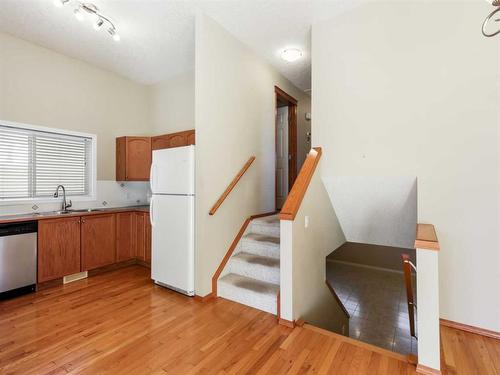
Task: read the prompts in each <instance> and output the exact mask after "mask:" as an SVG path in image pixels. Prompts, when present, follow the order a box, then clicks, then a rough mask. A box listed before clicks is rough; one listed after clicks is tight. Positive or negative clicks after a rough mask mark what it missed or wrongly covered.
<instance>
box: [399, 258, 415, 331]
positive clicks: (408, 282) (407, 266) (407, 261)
mask: <svg viewBox="0 0 500 375" xmlns="http://www.w3.org/2000/svg"><path fill="white" fill-rule="evenodd" d="M401 259H402V260H403V273H404V279H405V287H406V301H407V304H408V317H409V320H410V335H412V336H413V337H415V338H416V337H417V336H416V333H415V298H414V296H413V282H412V276H411V269H412V263H411V258H410V256H409V255H408V254H401Z"/></svg>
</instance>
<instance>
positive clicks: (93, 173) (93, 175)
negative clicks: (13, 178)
mask: <svg viewBox="0 0 500 375" xmlns="http://www.w3.org/2000/svg"><path fill="white" fill-rule="evenodd" d="M0 125H5V126H10V127H13V128H18V129H26V130H34V131H40V132H45V133H54V134H60V135H69V136H76V137H85V138H90V139H92V146H91V152H92V157H91V159H92V160H91V165H90V173H89V175H90V179H91V181H90V183H89V188H90V192H89V194H87V195H70V194H68V195H66V198H71V200H72V201H74V202H79V201H80V202H83V201H95V200H96V188H97V135H96V134H91V133H82V132H75V131H72V130H66V129H61V128H50V127H46V126H39V125H31V124H23V123H20V122H12V121H4V120H0ZM55 189H56V186H54V191H55ZM56 202H57V200H56V199H55V198H50V197H40V198H14V199H0V206H13V205H16V204H29V203H56Z"/></svg>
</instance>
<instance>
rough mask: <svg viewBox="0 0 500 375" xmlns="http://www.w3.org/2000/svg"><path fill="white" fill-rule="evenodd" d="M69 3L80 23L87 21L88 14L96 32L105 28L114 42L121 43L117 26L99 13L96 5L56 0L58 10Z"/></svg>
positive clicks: (74, 0)
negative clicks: (72, 6)
mask: <svg viewBox="0 0 500 375" xmlns="http://www.w3.org/2000/svg"><path fill="white" fill-rule="evenodd" d="M69 3H72V4H73V5H74V8H73V14H74V16H75V18H76V19H77V20H78V21H83V20H84V19H85V15H86V14H88V15H89V16H90V18H91V20H92V22H93V24H94V29H95V30H100V29H101V28H103V27H104V26H105V27H106V28H107V30H108V33H109V35H110V36H111V37H112V38H113V40H114V41H116V42H119V41H120V39H121V38H120V35H119V34H118V31H117V29H116V26H115V24H114V23H113V22H112V21H111V19H110V18H109V17H106V16H105V15H103V14H102V13H101V12H100V11H99V8H97V7H96V6H95V5H94V4H92V3H81V2H79V1H77V0H54V5H55V6H56V7H58V8H60V7H62V6H63V5H66V4H69Z"/></svg>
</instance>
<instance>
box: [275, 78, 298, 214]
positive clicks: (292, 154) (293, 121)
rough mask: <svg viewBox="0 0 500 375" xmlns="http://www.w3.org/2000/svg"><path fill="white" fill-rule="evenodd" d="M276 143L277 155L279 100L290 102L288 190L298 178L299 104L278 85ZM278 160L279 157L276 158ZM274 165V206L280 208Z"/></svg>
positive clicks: (276, 94) (276, 89) (276, 150)
mask: <svg viewBox="0 0 500 375" xmlns="http://www.w3.org/2000/svg"><path fill="white" fill-rule="evenodd" d="M274 93H275V100H274V144H275V155H277V153H278V100H279V99H281V100H282V101H284V102H287V103H288V155H289V158H288V192H290V190H291V189H292V186H293V183H294V182H295V179H296V178H297V104H298V101H297V99H295V98H294V97H293V96H291V95H289V94H287V93H286V92H285V91H284V90H282V89H280V88H279V87H278V86H274ZM276 160H277V159H276ZM276 169H277V168H276V164H275V166H274V186H275V189H274V206H275V208H276V209H278V175H277V173H276Z"/></svg>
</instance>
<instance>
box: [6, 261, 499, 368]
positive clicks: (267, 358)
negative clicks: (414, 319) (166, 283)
mask: <svg viewBox="0 0 500 375" xmlns="http://www.w3.org/2000/svg"><path fill="white" fill-rule="evenodd" d="M442 332H443V356H444V361H445V362H446V368H447V370H448V372H447V373H449V374H500V368H499V364H500V345H499V342H498V341H495V340H493V339H483V338H482V337H481V336H476V335H473V334H469V333H465V332H460V331H456V330H454V329H452V328H446V327H445V328H443V331H442ZM495 366H496V367H495ZM306 372H309V373H322V374H326V373H336V374H415V370H414V367H413V366H411V365H409V364H407V363H406V361H405V360H404V357H402V356H400V355H398V354H395V353H391V352H386V351H384V350H382V349H380V350H378V349H375V350H372V348H371V347H368V346H366V344H362V343H358V342H356V341H354V340H351V339H345V338H342V337H340V336H337V335H335V334H333V333H328V332H326V331H322V330H319V329H317V328H315V327H311V326H308V325H305V326H303V327H301V328H295V329H294V330H292V329H290V328H287V327H283V326H280V325H277V324H276V321H275V318H274V317H273V316H271V315H269V314H266V313H263V312H260V311H258V310H254V309H251V308H248V307H246V306H243V305H239V304H237V303H233V302H230V301H226V300H223V299H220V298H219V299H217V300H214V301H212V302H209V303H200V302H197V301H194V300H193V299H190V298H188V297H184V296H182V295H179V294H177V293H174V292H171V291H169V290H166V289H163V288H160V287H157V286H154V285H153V284H152V283H151V281H150V279H149V270H147V269H145V268H142V267H139V266H132V267H128V268H124V269H120V270H117V271H113V272H109V273H105V274H100V275H97V276H94V277H91V278H89V279H86V280H81V281H77V282H74V283H72V284H68V285H65V286H56V287H54V288H50V289H46V290H44V291H41V292H38V293H36V294H32V295H29V296H25V297H22V298H17V299H13V300H9V301H4V302H0V374H23V375H27V374H67V373H70V374H77V373H78V374H104V373H106V374H190V373H203V374H244V373H248V374H275V373H276V374H277V373H280V374H281V373H289V374H298V373H306Z"/></svg>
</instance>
